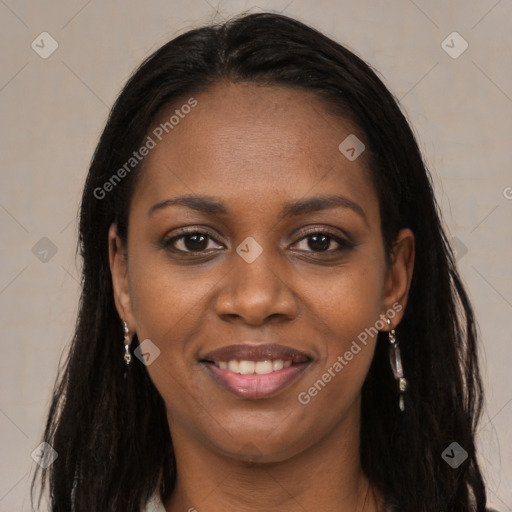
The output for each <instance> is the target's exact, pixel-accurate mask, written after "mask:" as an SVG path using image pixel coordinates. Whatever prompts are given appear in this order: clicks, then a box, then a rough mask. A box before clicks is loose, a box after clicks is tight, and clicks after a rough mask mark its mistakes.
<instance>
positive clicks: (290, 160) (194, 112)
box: [34, 13, 486, 512]
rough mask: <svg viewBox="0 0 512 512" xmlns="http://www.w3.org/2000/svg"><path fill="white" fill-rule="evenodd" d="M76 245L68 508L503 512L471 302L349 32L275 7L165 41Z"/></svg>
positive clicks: (131, 102) (64, 466)
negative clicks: (340, 40)
mask: <svg viewBox="0 0 512 512" xmlns="http://www.w3.org/2000/svg"><path fill="white" fill-rule="evenodd" d="M80 247H81V254H82V257H83V262H84V265H83V292H82V298H81V302H80V313H79V317H78V322H77V327H76V334H75V337H74V340H73V344H72V347H71V351H70V354H69V358H68V360H67V364H66V367H65V371H64V372H63V374H62V376H61V377H60V379H59V381H58V385H57V387H56V390H55V394H54V399H53V402H52V406H51V409H50V412H49V418H48V423H47V427H46V431H45V437H44V439H45V441H47V442H48V443H49V444H50V445H51V446H52V447H53V448H54V449H55V450H56V451H57V453H58V454H59V456H58V458H57V459H56V460H55V462H54V463H53V464H52V465H50V466H49V468H48V469H47V470H45V471H44V472H43V475H42V477H43V478H42V483H43V486H42V487H43V489H44V486H45V483H49V489H50V496H51V507H52V508H51V510H53V511H66V512H69V511H70V510H73V511H77V512H78V511H80V512H81V511H87V512H90V511H91V510H94V511H97V512H99V511H123V512H127V511H140V510H142V509H144V508H145V507H146V506H148V503H149V502H150V501H151V499H152V497H153V498H157V504H158V506H159V507H160V510H166V511H167V512H175V511H179V510H189V511H193V510H197V511H198V512H213V511H220V510H239V511H240V510H245V511H256V510H257V511H262V510H265V511H271V510H278V509H279V510H280V511H281V512H282V511H292V510H293V511H295V510H308V511H316V510H326V511H339V510H347V511H348V510H350V511H358V512H361V511H365V512H370V511H371V512H376V511H391V510H396V511H415V512H422V511H424V512H427V511H428V512H432V511H434V510H436V511H438V510H444V511H450V512H463V511H464V512H468V511H475V512H482V511H484V510H485V506H486V493H485V487H484V483H483V479H482V476H481V472H480V469H479V466H478V462H477V457H476V453H475V429H476V424H477V421H478V419H479V415H480V411H481V403H482V390H481V381H480V374H479V369H478V360H477V335H476V330H475V323H474V319H473V312H472V308H471V305H470V303H469V301H468V298H467V295H466V292H465V290H464V288H463V286H462V284H461V280H460V278H459V275H458V273H457V270H456V267H455V262H454V257H453V254H452V251H451V249H450V247H449V245H448V243H447V239H446V235H445V233H444V231H443V228H442V224H441V221H440V214H439V210H438V206H437V204H436V201H435V199H434V196H433V192H432V186H431V181H430V175H429V173H428V171H427V169H426V168H425V165H424V163H423V161H422V157H421V155H420V152H419V149H418V146H417V144H416V141H415V139H414V136H413V133H412V131H411V129H410V127H409V125H408V123H407V121H406V119H405V118H404V116H403V114H402V113H401V111H400V109H399V107H398V106H397V103H396V101H395V100H394V99H393V97H392V95H391V94H390V92H389V91H388V90H387V89H386V87H385V86H384V85H383V84H382V82H381V81H380V80H379V78H378V77H377V76H376V75H375V73H374V72H373V71H372V70H371V69H370V68H369V67H368V66H367V65H366V64H365V63H364V62H362V61H361V60H360V59H359V58H358V57H356V56H355V55H354V54H353V53H351V52H350V51H348V50H347V49H345V48H344V47H342V46H340V45H339V44H337V43H335V42H334V41H332V40H330V39H328V38H327V37H325V36H324V35H322V34H320V33H318V32H317V31H315V30H313V29H311V28H309V27H307V26H305V25H303V24H301V23H299V22H297V21H295V20H293V19H290V18H287V17H284V16H280V15H276V14H267V13H263V14H253V15H247V16H243V17H240V18H238V19H234V20H231V21H229V22H228V23H226V24H222V25H219V26H207V27H204V28H200V29H197V30H192V31H190V32H187V33H185V34H183V35H181V36H179V37H177V38H176V39H174V40H173V41H171V42H169V43H167V44H166V45H165V46H163V47H162V48H160V49H159V50H158V51H157V52H155V54H153V55H152V56H151V57H150V58H149V59H147V60H146V62H144V63H143V64H142V65H141V67H140V68H139V69H138V71H137V72H136V73H135V74H134V75H133V76H132V78H131V79H130V80H129V82H128V84H127V85H126V86H125V88H124V90H123V91H122V93H121V94H120V96H119V98H118V100H117V102H116V104H115V105H114V107H113V109H112V112H111V115H110V118H109V120H108V122H107V125H106V127H105V130H104V132H103V134H102V136H101V139H100V142H99V145H98V147H97V149H96V152H95V154H94V158H93V161H92V164H91V167H90V170H89V175H88V177H87V182H86V185H85V189H84V193H83V199H82V205H81V215H80ZM34 483H35V480H34Z"/></svg>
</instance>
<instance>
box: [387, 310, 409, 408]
mask: <svg viewBox="0 0 512 512" xmlns="http://www.w3.org/2000/svg"><path fill="white" fill-rule="evenodd" d="M386 321H387V322H388V327H391V320H390V319H389V318H386ZM388 339H389V362H390V364H391V369H392V370H393V375H394V377H395V379H396V380H397V381H398V391H399V393H400V394H399V399H398V406H399V407H400V410H401V411H404V410H405V404H404V393H405V390H406V389H407V380H406V379H405V377H404V369H403V367H402V358H401V357H400V347H399V346H398V341H397V340H396V331H395V329H390V330H389V332H388Z"/></svg>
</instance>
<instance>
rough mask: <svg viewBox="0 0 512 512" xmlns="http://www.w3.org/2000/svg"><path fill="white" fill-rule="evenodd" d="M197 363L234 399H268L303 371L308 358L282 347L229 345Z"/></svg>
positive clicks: (210, 353)
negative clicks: (235, 397) (234, 396)
mask: <svg viewBox="0 0 512 512" xmlns="http://www.w3.org/2000/svg"><path fill="white" fill-rule="evenodd" d="M200 362H201V363H202V364H203V365H204V367H205V368H206V369H207V370H208V372H209V374H210V375H211V376H212V377H213V378H214V380H215V381H216V382H217V383H219V384H221V385H222V386H223V387H224V388H226V389H228V390H229V391H231V392H232V393H234V394H235V395H237V396H240V397H243V398H267V397H269V396H271V395H274V394H275V393H277V392H278V391H280V390H281V389H283V388H284V387H286V386H287V385H289V384H290V383H291V382H292V381H294V380H295V379H297V378H298V377H299V375H300V374H301V373H302V372H303V371H304V370H305V369H306V367H307V366H308V364H309V363H310V362H311V359H310V358H309V357H308V356H307V355H306V354H304V353H303V352H300V351H298V350H295V349H293V348H290V347H285V346H283V345H276V344H265V345H249V344H240V345H230V346H227V347H223V348H221V349H218V350H214V351H213V352H209V353H208V354H206V355H205V356H204V357H203V358H201V360H200Z"/></svg>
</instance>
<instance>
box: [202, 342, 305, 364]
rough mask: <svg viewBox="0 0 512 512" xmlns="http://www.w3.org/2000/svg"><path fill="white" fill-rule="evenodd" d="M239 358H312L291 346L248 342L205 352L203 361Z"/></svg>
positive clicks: (291, 359) (297, 361)
mask: <svg viewBox="0 0 512 512" xmlns="http://www.w3.org/2000/svg"><path fill="white" fill-rule="evenodd" d="M232 359H237V360H239V361H241V360H244V361H263V360H276V359H282V360H283V361H292V362H293V363H305V362H307V361H309V360H311V358H310V357H309V356H308V355H307V354H305V353H304V352H301V351H300V350H296V349H294V348H291V347H287V346H285V345H278V344H276V343H265V344H259V345H255V344H248V343H240V344H237V345H228V346H226V347H222V348H219V349H217V350H213V351H212V352H208V353H207V354H205V355H204V356H203V357H202V358H201V360H202V361H211V362H215V361H230V360H232Z"/></svg>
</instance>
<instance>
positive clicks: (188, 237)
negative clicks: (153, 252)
mask: <svg viewBox="0 0 512 512" xmlns="http://www.w3.org/2000/svg"><path fill="white" fill-rule="evenodd" d="M211 242H214V239H213V237H211V236H210V234H209V233H206V232H202V231H191V232H186V233H182V234H181V235H178V236H174V237H172V238H169V239H168V240H166V241H165V242H164V246H165V247H166V248H169V249H171V250H173V251H176V252H184V253H200V252H203V251H208V250H210V249H214V248H216V247H217V246H215V245H214V246H213V247H212V246H211V245H209V244H211ZM220 248H222V246H221V247H220Z"/></svg>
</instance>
